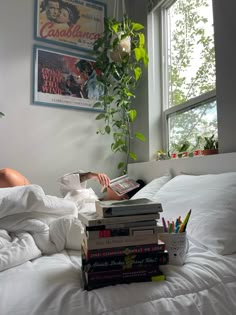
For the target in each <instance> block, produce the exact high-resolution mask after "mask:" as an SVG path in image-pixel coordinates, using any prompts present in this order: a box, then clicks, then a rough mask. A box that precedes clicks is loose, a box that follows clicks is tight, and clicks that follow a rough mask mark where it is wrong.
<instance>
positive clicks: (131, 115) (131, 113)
mask: <svg viewBox="0 0 236 315" xmlns="http://www.w3.org/2000/svg"><path fill="white" fill-rule="evenodd" d="M136 117H137V111H136V110H135V109H131V110H130V111H129V118H130V121H132V122H133V121H134V120H135V119H136Z"/></svg>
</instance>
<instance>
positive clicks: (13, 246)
mask: <svg viewBox="0 0 236 315" xmlns="http://www.w3.org/2000/svg"><path fill="white" fill-rule="evenodd" d="M79 224H80V223H79V221H78V220H77V208H76V205H75V203H74V202H72V201H70V200H65V199H62V198H58V197H54V196H48V195H45V193H44V191H43V189H42V188H41V187H40V186H38V185H29V186H21V187H14V188H5V189H1V190H0V271H2V270H5V269H8V268H11V267H14V266H16V265H20V264H22V263H24V262H27V261H29V260H31V259H35V258H37V257H39V256H41V255H42V254H52V253H56V252H60V251H61V250H63V249H64V248H73V249H80V242H77V243H76V242H75V243H74V242H73V241H74V239H73V237H71V236H72V234H73V232H74V229H75V228H76V226H77V225H79Z"/></svg>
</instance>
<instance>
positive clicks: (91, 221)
mask: <svg viewBox="0 0 236 315" xmlns="http://www.w3.org/2000/svg"><path fill="white" fill-rule="evenodd" d="M94 215H95V214H93V215H90V216H86V215H84V214H83V213H78V218H79V219H80V221H81V222H82V223H83V224H84V225H85V226H87V227H90V228H91V227H94V226H101V225H107V224H124V223H130V222H132V223H134V222H138V221H148V220H157V219H159V218H160V214H159V213H154V214H153V213H152V214H140V215H131V216H120V217H109V218H102V217H99V216H98V215H96V218H95V216H94Z"/></svg>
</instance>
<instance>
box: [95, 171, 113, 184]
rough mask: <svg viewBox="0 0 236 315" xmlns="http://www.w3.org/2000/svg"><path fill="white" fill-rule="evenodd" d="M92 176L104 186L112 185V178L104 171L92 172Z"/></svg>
mask: <svg viewBox="0 0 236 315" xmlns="http://www.w3.org/2000/svg"><path fill="white" fill-rule="evenodd" d="M92 178H94V179H95V180H97V181H98V182H99V184H100V185H101V186H103V187H108V186H109V185H110V178H109V177H108V176H107V175H106V174H104V173H92Z"/></svg>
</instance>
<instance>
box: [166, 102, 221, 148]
mask: <svg viewBox="0 0 236 315" xmlns="http://www.w3.org/2000/svg"><path fill="white" fill-rule="evenodd" d="M168 124H169V151H170V152H171V153H173V152H176V151H180V147H181V146H182V145H183V144H184V143H186V142H189V143H190V146H189V147H188V149H187V150H185V151H188V152H191V151H193V150H196V149H203V139H199V136H201V137H210V136H212V135H213V134H214V135H215V139H218V129H217V111H216V101H212V102H210V103H207V104H203V105H200V106H198V107H196V108H193V109H189V110H187V111H182V112H176V113H174V114H172V115H170V116H169V121H168Z"/></svg>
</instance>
